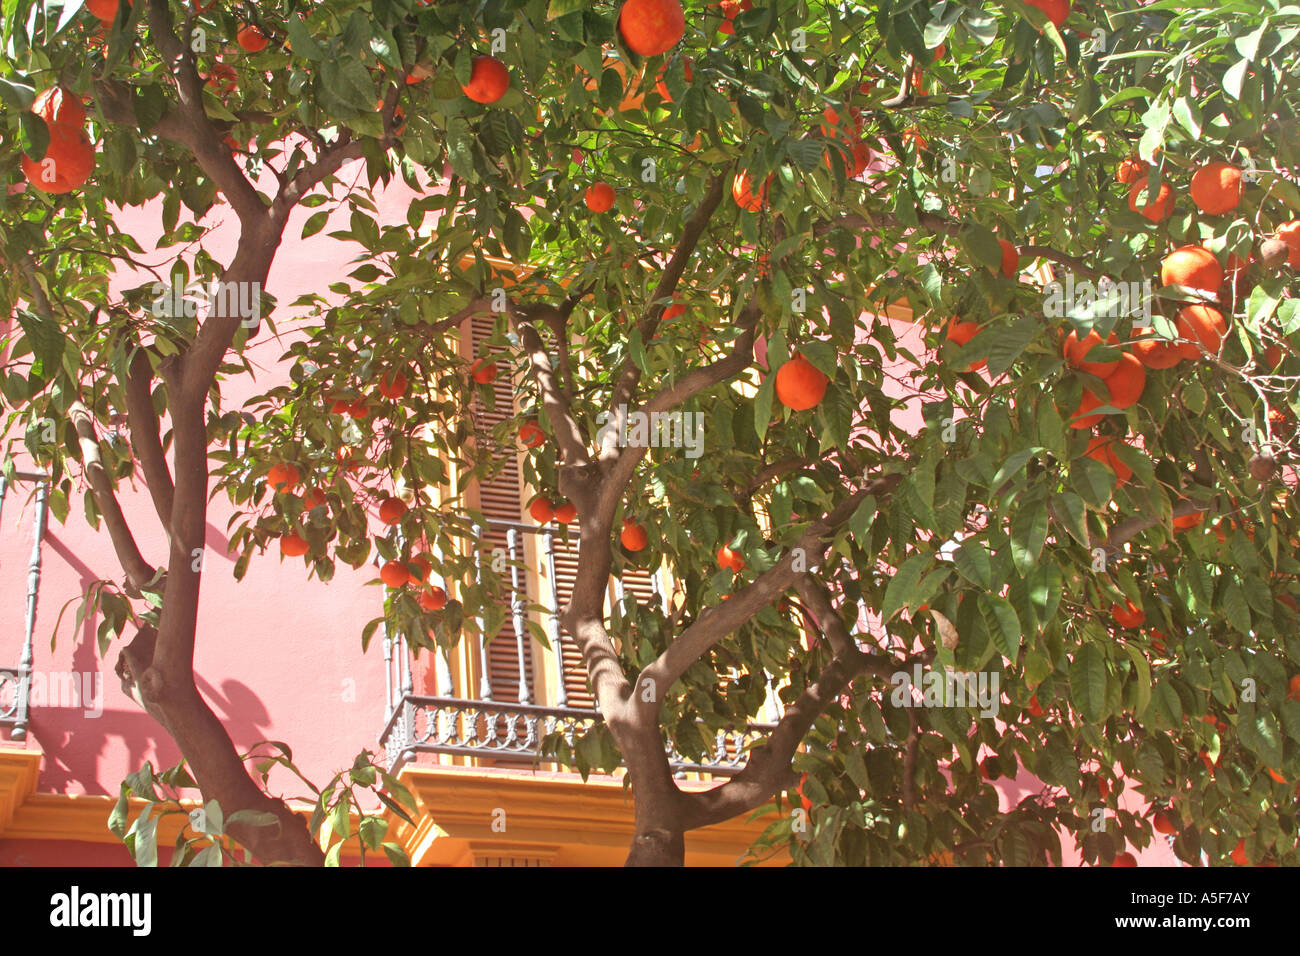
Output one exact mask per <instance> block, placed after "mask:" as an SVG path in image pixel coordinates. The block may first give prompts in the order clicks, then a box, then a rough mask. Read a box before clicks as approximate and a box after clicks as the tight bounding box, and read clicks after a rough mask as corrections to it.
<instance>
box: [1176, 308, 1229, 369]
mask: <svg viewBox="0 0 1300 956" xmlns="http://www.w3.org/2000/svg"><path fill="white" fill-rule="evenodd" d="M1177 325H1178V335H1179V336H1180V337H1181V338H1184V339H1190V340H1191V342H1190V343H1185V344H1183V345H1180V346H1178V348H1179V350H1180V354H1181V355H1182V356H1183V358H1187V359H1198V358H1200V357H1201V348H1202V347H1203V348H1204V349H1205V350H1206V351H1207V352H1209V353H1210V354H1211V355H1218V354H1219V346H1220V345H1221V344H1222V343H1223V337H1224V336H1225V335H1227V334H1228V323H1227V322H1226V321H1225V320H1224V318H1223V313H1222V312H1220V311H1219V310H1218V309H1215V308H1212V307H1210V306H1208V305H1189V306H1187V307H1186V308H1183V309H1180V310H1179V311H1178V320H1177ZM1197 342H1199V343H1200V346H1197V345H1196V344H1194V343H1197Z"/></svg>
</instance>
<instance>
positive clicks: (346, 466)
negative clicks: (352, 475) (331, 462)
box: [334, 445, 362, 471]
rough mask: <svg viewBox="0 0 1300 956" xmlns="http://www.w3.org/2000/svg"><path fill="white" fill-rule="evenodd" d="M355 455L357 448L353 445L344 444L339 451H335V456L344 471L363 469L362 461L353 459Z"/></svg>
mask: <svg viewBox="0 0 1300 956" xmlns="http://www.w3.org/2000/svg"><path fill="white" fill-rule="evenodd" d="M355 455H356V449H354V448H353V447H352V446H351V445H343V446H341V447H340V448H339V450H338V451H337V452H335V453H334V457H335V458H336V459H337V460H338V463H339V467H340V468H342V469H343V470H344V471H360V470H361V467H362V463H361V462H360V461H354V460H353V457H354V456H355Z"/></svg>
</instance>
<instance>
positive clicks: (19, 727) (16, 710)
mask: <svg viewBox="0 0 1300 956" xmlns="http://www.w3.org/2000/svg"><path fill="white" fill-rule="evenodd" d="M21 483H30V484H34V485H35V492H34V494H35V514H34V517H33V519H32V554H31V559H30V560H29V561H28V564H27V601H26V618H25V622H24V630H23V646H22V651H21V652H20V657H19V661H18V664H17V665H16V666H6V665H4V664H0V727H7V728H8V734H9V739H10V740H25V739H27V724H28V718H29V716H30V714H29V704H30V701H31V681H32V633H33V631H34V630H35V627H36V596H37V593H38V592H39V590H40V584H41V543H42V541H43V540H44V539H45V520H46V514H47V510H46V509H47V495H48V493H49V482H48V481H47V479H46V477H45V475H37V474H28V473H26V472H18V473H17V474H15V475H14V478H13V479H12V480H9V479H6V478H4V477H0V517H2V516H3V509H4V504H5V499H6V498H7V497H9V494H10V492H11V490H12V489H13V488H14V486H15V485H18V484H21Z"/></svg>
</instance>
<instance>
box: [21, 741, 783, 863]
mask: <svg viewBox="0 0 1300 956" xmlns="http://www.w3.org/2000/svg"><path fill="white" fill-rule="evenodd" d="M40 760H41V752H40V751H39V750H14V749H8V748H0V839H9V840H45V841H58V842H82V843H107V844H116V843H119V842H120V841H119V840H118V838H117V836H115V835H114V834H113V833H112V832H111V831H110V830H109V829H108V817H109V814H110V813H112V811H113V806H114V804H115V803H116V802H117V799H116V797H114V796H111V795H108V794H82V795H72V794H65V793H38V792H36V780H37V775H38V773H39V769H40ZM400 777H401V780H402V782H403V783H404V784H405V785H406V786H407V787H408V788H409V789H410V790H411V792H412V793H413V794H414V795H415V798H416V800H417V801H418V803H419V813H417V814H416V815H415V821H416V825H415V826H414V827H412V826H411V825H410V824H408V823H406V822H405V821H403V820H401V819H400V818H398V817H397V816H396V815H394V814H392V813H387V814H385V818H386V819H387V820H388V822H389V831H388V839H390V840H396V841H397V842H398V843H399V844H400V845H401V846H402V847H403V848H404V849H405V850H406V851H407V853H408V854H409V855H410V857H411V862H412V864H413V865H416V866H506V865H511V866H621V865H622V864H623V861H624V860H625V858H626V857H627V851H628V847H629V845H630V844H631V841H632V833H633V825H632V798H631V794H630V793H627V792H626V791H625V790H624V787H623V783H622V781H621V780H619V779H615V778H611V777H597V776H593V777H591V778H589V779H588V780H587V781H586V782H585V783H584V782H583V780H582V778H581V777H579V776H578V775H577V774H572V773H553V772H543V771H538V772H536V773H534V772H532V771H529V770H513V769H511V770H507V769H496V768H479V767H456V766H437V767H430V766H408V767H406V768H404V769H403V770H402V772H401V774H400ZM681 786H682V787H683V788H684V789H703V788H706V787H708V786H711V784H707V783H696V782H691V781H684V782H683V783H682V784H681ZM197 805H198V804H197V803H195V804H194V806H197ZM185 806H186V807H187V808H188V807H189V804H188V803H186V804H185ZM143 807H144V801H142V800H132V801H131V810H130V816H131V818H132V819H134V818H135V817H136V816H137V815H138V814H139V813H140V811H141V809H143ZM496 811H502V812H496ZM772 819H774V818H773V817H771V816H767V817H763V818H761V819H759V820H757V821H754V822H750V821H748V820H746V819H743V818H737V819H735V820H729V821H727V822H725V823H720V824H718V825H716V826H712V827H707V828H705V829H702V830H692V831H691V832H689V833H688V834H687V835H686V863H687V865H688V866H734V865H735V864H736V862H737V861H738V860H740V858H741V857H743V856H744V855H745V851H746V850H747V849H748V848H749V846H750V844H752V843H753V841H754V839H755V838H756V837H758V835H759V834H760V833H762V832H763V829H764V828H765V827H766V826H767V825H768V824H769V823H771V822H772ZM183 822H184V820H183V818H182V817H181V816H180V815H179V814H175V815H172V816H169V817H166V818H164V819H163V820H162V821H161V822H160V825H159V832H158V844H159V846H170V845H172V844H173V843H174V841H175V839H176V834H177V833H178V832H179V829H180V827H181V825H182V823H183ZM356 824H357V821H356V819H355V818H354V820H353V826H352V833H353V836H352V839H351V840H349V841H348V842H349V846H348V848H347V850H346V851H345V852H344V855H343V861H342V862H343V864H344V865H345V866H347V865H355V863H356V861H357V847H356V843H357V837H356V829H357V828H356ZM494 824H495V828H494ZM503 827H504V828H503ZM375 856H376V857H377V858H382V853H379V854H375ZM70 862H75V861H70ZM772 862H773V863H775V864H778V865H779V864H783V863H786V862H788V858H787V857H785V856H784V855H782V856H780V857H778V858H777V859H775V860H774V861H772Z"/></svg>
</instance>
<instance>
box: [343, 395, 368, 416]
mask: <svg viewBox="0 0 1300 956" xmlns="http://www.w3.org/2000/svg"><path fill="white" fill-rule="evenodd" d="M348 414H349V415H351V416H352V417H353V418H358V419H360V418H369V417H370V406H369V405H367V404H366V400H365V399H364V398H358V399H357V400H356V401H355V402H353V403H352V404H351V405H349V406H348Z"/></svg>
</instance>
